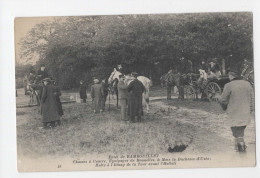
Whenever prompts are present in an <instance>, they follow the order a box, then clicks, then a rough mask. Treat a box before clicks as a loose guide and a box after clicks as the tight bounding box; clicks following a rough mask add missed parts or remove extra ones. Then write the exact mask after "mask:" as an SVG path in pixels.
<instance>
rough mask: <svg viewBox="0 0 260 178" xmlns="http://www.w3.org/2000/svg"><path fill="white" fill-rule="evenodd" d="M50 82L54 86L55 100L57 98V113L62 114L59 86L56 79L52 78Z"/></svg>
mask: <svg viewBox="0 0 260 178" xmlns="http://www.w3.org/2000/svg"><path fill="white" fill-rule="evenodd" d="M52 84H53V85H54V86H55V92H56V100H57V104H58V112H59V115H60V116H63V109H62V103H61V101H60V96H61V91H60V87H59V86H58V85H57V84H56V81H55V80H54V79H52ZM58 125H60V121H58Z"/></svg>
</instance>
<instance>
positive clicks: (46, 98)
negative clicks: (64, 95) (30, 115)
mask: <svg viewBox="0 0 260 178" xmlns="http://www.w3.org/2000/svg"><path fill="white" fill-rule="evenodd" d="M43 82H44V87H43V91H42V99H41V113H42V122H43V126H44V127H45V128H46V127H47V125H48V123H50V124H51V126H52V127H54V126H55V124H56V122H59V121H60V115H59V112H58V102H57V99H56V96H58V95H60V93H58V92H57V88H56V87H55V86H54V85H52V84H51V80H50V79H49V78H46V79H44V80H43Z"/></svg>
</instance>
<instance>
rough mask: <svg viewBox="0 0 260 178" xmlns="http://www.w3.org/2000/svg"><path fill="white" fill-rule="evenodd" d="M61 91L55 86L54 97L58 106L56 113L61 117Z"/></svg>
mask: <svg viewBox="0 0 260 178" xmlns="http://www.w3.org/2000/svg"><path fill="white" fill-rule="evenodd" d="M60 96H61V91H60V87H59V86H55V97H56V101H57V104H58V113H59V115H60V116H62V115H63V109H62V103H61V101H60Z"/></svg>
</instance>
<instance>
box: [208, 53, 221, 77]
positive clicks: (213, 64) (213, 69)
mask: <svg viewBox="0 0 260 178" xmlns="http://www.w3.org/2000/svg"><path fill="white" fill-rule="evenodd" d="M220 76H221V72H220V66H219V64H218V61H217V58H214V59H212V60H211V61H210V63H209V75H208V78H219V77H220Z"/></svg>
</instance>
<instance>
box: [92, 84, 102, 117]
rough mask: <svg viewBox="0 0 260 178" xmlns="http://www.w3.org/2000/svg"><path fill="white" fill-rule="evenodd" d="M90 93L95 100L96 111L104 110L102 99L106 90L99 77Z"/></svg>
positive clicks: (93, 100)
mask: <svg viewBox="0 0 260 178" xmlns="http://www.w3.org/2000/svg"><path fill="white" fill-rule="evenodd" d="M90 93H91V98H92V102H93V109H94V113H99V112H102V111H103V110H102V109H101V101H102V97H103V96H104V91H103V88H102V85H101V84H99V80H98V79H94V85H92V86H91V92H90Z"/></svg>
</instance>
